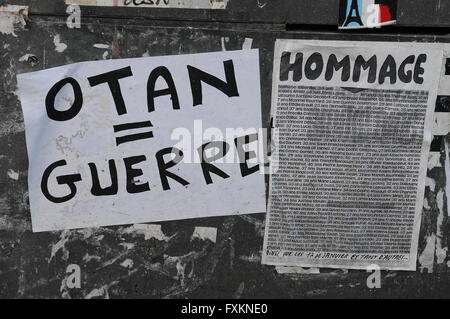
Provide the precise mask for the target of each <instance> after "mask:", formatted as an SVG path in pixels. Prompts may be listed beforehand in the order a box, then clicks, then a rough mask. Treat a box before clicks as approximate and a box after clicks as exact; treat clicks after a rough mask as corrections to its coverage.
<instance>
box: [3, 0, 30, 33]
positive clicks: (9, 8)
mask: <svg viewBox="0 0 450 319" xmlns="http://www.w3.org/2000/svg"><path fill="white" fill-rule="evenodd" d="M26 20H28V6H18V5H9V4H7V5H2V6H0V33H3V34H11V35H13V36H15V37H17V34H15V33H14V25H16V24H18V25H20V26H21V27H22V28H24V27H25V26H26V24H27V23H26Z"/></svg>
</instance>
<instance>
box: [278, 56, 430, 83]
mask: <svg viewBox="0 0 450 319" xmlns="http://www.w3.org/2000/svg"><path fill="white" fill-rule="evenodd" d="M426 61H427V55H426V54H419V55H417V56H416V55H414V54H412V55H409V56H408V57H406V58H405V59H403V60H402V61H396V60H395V58H394V57H393V56H392V55H390V54H389V55H387V56H386V58H385V59H384V60H382V61H380V59H379V57H377V55H373V56H371V57H370V58H368V59H366V58H364V57H363V56H362V55H357V56H356V59H355V60H354V62H353V61H351V59H350V56H349V55H346V56H344V57H342V58H341V59H338V57H337V56H336V55H335V54H330V55H329V56H328V57H324V56H323V55H322V53H319V52H314V53H312V54H310V55H309V56H305V55H304V53H303V52H298V53H296V55H295V61H294V62H293V63H291V52H287V51H285V52H282V54H281V63H280V81H287V80H288V79H289V74H290V73H291V72H292V73H293V75H292V80H293V81H294V82H297V81H300V80H302V78H306V79H307V80H310V81H313V80H317V79H318V78H319V77H321V76H324V78H325V81H331V80H332V79H333V76H334V73H335V72H337V71H341V79H340V80H341V81H342V82H347V81H349V80H350V79H351V80H352V81H353V82H359V81H360V79H361V73H362V71H367V83H375V82H378V83H379V84H383V83H384V82H385V81H386V79H389V81H390V84H395V83H397V81H400V82H403V83H411V82H412V81H413V82H414V83H417V84H422V83H423V74H424V72H425V70H424V68H423V66H422V64H423V63H425V62H426ZM377 80H378V81H377Z"/></svg>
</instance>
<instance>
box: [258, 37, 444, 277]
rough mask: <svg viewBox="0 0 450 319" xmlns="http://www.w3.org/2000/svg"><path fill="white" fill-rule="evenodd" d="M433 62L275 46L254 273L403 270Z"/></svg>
mask: <svg viewBox="0 0 450 319" xmlns="http://www.w3.org/2000/svg"><path fill="white" fill-rule="evenodd" d="M442 61H443V52H442V50H433V49H432V48H427V47H424V46H419V45H418V46H414V45H411V46H409V45H408V46H406V45H405V46H400V45H399V46H395V45H394V44H392V45H389V44H386V45H385V46H382V45H379V46H374V45H366V46H365V44H364V43H358V44H357V45H356V44H352V45H348V46H346V45H345V43H340V44H338V43H337V42H327V41H324V42H319V41H315V42H313V41H303V40H277V42H276V46H275V58H274V72H273V76H274V80H273V90H272V92H273V96H272V99H273V100H272V115H273V117H274V121H273V122H274V127H275V129H276V131H275V132H276V133H277V134H276V135H277V137H278V143H277V148H276V150H274V152H273V153H272V154H273V155H272V156H273V157H274V158H278V161H277V169H276V170H274V168H272V170H273V172H272V175H271V178H270V184H271V185H270V196H269V212H268V216H267V221H266V233H265V241H264V249H263V259H262V261H263V263H264V264H271V265H284V266H303V267H330V268H353V269H367V268H368V267H371V266H372V265H376V266H377V267H379V268H381V269H397V270H414V269H415V267H416V256H417V241H418V235H419V226H420V216H421V211H422V207H423V198H424V189H425V177H426V170H427V161H428V154H429V149H430V142H431V138H432V135H431V131H432V127H433V111H434V107H435V100H436V94H437V92H438V84H439V77H440V75H441V68H442ZM272 164H273V163H272ZM272 164H271V165H272ZM272 166H273V165H272Z"/></svg>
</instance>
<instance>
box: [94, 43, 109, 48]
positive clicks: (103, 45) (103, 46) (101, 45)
mask: <svg viewBox="0 0 450 319" xmlns="http://www.w3.org/2000/svg"><path fill="white" fill-rule="evenodd" d="M94 48H97V49H109V44H101V43H96V44H94Z"/></svg>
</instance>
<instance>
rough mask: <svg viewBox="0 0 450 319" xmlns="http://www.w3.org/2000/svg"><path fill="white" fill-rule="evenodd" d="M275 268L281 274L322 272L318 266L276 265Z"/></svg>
mask: <svg viewBox="0 0 450 319" xmlns="http://www.w3.org/2000/svg"><path fill="white" fill-rule="evenodd" d="M275 270H276V271H277V273H279V274H320V269H319V268H316V267H311V268H303V267H295V266H293V267H291V266H275Z"/></svg>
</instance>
